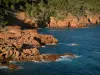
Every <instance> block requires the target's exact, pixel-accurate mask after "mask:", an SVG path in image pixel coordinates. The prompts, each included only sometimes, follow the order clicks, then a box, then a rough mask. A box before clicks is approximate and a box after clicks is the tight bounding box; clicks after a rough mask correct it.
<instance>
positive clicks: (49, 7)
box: [0, 0, 100, 27]
mask: <svg viewBox="0 0 100 75" xmlns="http://www.w3.org/2000/svg"><path fill="white" fill-rule="evenodd" d="M8 11H13V12H17V11H25V12H27V13H28V15H29V16H31V17H35V18H36V20H37V21H40V22H44V21H45V22H48V21H49V19H50V16H54V17H56V18H58V19H63V18H65V16H66V15H67V14H68V13H72V14H73V15H75V16H82V15H86V14H95V13H100V0H0V26H1V27H4V26H5V25H6V24H7V22H6V21H5V15H7V13H8Z"/></svg>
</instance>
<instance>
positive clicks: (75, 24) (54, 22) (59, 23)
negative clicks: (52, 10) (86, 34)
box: [47, 13, 100, 28]
mask: <svg viewBox="0 0 100 75" xmlns="http://www.w3.org/2000/svg"><path fill="white" fill-rule="evenodd" d="M99 23H100V14H95V15H85V16H80V17H77V16H74V15H72V14H71V13H69V14H68V15H67V16H66V17H65V19H63V20H59V19H57V18H55V17H50V23H49V24H48V25H47V26H48V27H52V28H65V27H71V28H82V27H87V26H89V25H90V24H99Z"/></svg>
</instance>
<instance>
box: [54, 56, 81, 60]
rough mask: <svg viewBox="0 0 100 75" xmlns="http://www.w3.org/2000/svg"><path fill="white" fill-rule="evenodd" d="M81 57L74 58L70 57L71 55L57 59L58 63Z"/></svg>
mask: <svg viewBox="0 0 100 75" xmlns="http://www.w3.org/2000/svg"><path fill="white" fill-rule="evenodd" d="M79 57H81V56H77V55H75V56H74V57H71V56H69V55H66V56H60V58H59V59H57V60H56V61H72V60H73V59H75V58H79Z"/></svg>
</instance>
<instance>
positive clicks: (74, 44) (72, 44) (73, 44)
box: [66, 43, 79, 46]
mask: <svg viewBox="0 0 100 75" xmlns="http://www.w3.org/2000/svg"><path fill="white" fill-rule="evenodd" d="M66 45H68V46H78V45H79V44H76V43H70V44H66Z"/></svg>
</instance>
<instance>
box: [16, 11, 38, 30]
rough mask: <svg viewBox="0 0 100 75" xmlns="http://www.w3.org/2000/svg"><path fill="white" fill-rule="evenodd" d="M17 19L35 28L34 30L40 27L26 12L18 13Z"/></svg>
mask: <svg viewBox="0 0 100 75" xmlns="http://www.w3.org/2000/svg"><path fill="white" fill-rule="evenodd" d="M15 17H16V18H17V19H19V20H21V21H23V22H24V23H25V24H27V25H29V27H33V28H37V27H38V25H37V24H36V22H35V19H34V18H31V17H29V16H28V14H27V13H26V12H17V13H15Z"/></svg>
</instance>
